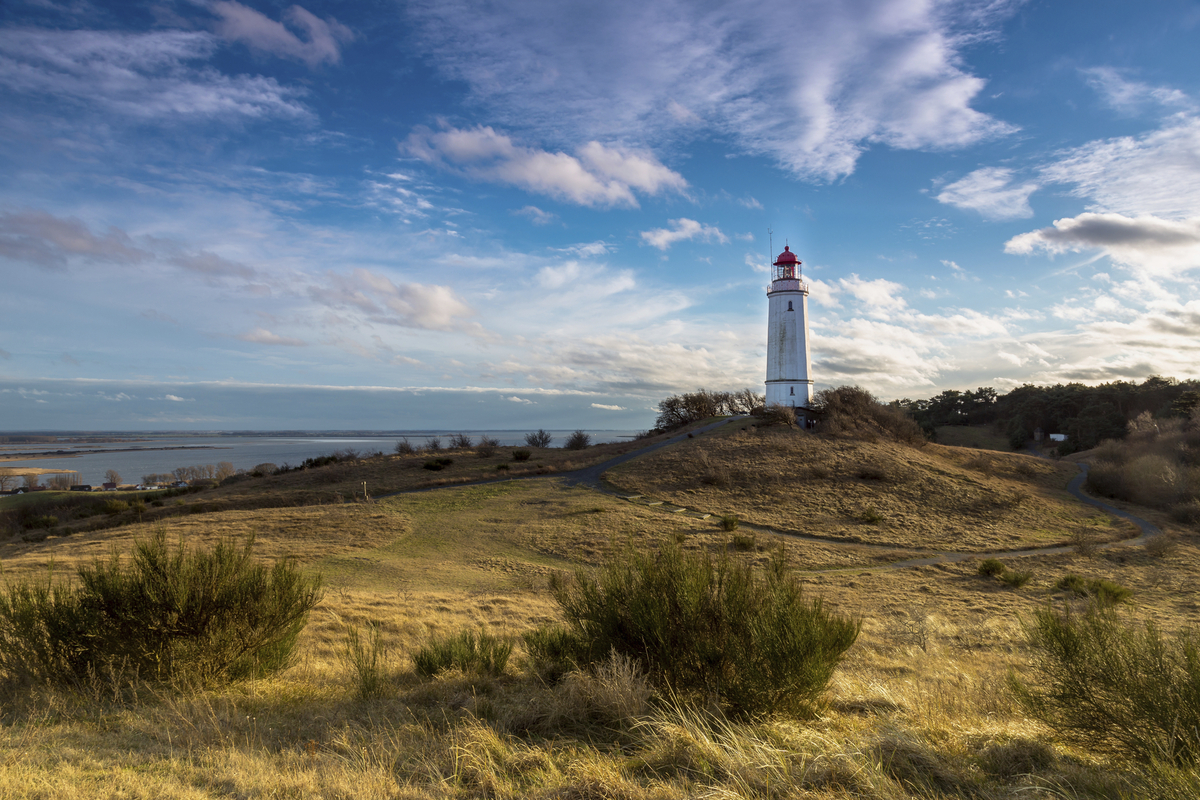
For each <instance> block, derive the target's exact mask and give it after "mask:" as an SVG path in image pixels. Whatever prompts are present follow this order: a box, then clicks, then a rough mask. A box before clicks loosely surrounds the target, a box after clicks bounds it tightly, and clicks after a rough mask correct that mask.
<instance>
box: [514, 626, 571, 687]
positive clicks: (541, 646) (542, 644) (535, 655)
mask: <svg viewBox="0 0 1200 800" xmlns="http://www.w3.org/2000/svg"><path fill="white" fill-rule="evenodd" d="M521 640H522V641H523V642H524V643H525V652H526V653H527V654H528V655H529V660H530V662H531V665H532V666H533V668H534V671H535V672H536V673H537V675H538V677H540V678H541V679H542V680H544V681H549V682H551V683H557V682H558V681H559V680H560V679H561V678H562V676H563V675H565V674H567V673H568V672H570V671H571V670H573V669H576V668H577V667H578V666H579V664H580V662H581V661H583V660H584V658H583V656H582V654H581V647H580V642H579V639H578V638H577V637H576V636H575V634H573V633H572V632H571V630H570V629H568V628H564V627H563V626H561V625H542V626H540V627H537V628H534V629H533V630H531V631H526V632H525V633H523V634H521Z"/></svg>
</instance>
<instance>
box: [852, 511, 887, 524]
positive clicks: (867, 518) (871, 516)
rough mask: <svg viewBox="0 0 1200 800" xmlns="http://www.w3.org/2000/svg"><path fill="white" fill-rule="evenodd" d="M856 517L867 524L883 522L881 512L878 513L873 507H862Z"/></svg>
mask: <svg viewBox="0 0 1200 800" xmlns="http://www.w3.org/2000/svg"><path fill="white" fill-rule="evenodd" d="M858 518H859V519H860V520H862V521H863V522H865V523H867V524H868V525H878V524H879V523H881V522H883V514H880V513H879V511H877V510H876V509H875V508H866V509H863V512H862V513H861V514H859V515H858Z"/></svg>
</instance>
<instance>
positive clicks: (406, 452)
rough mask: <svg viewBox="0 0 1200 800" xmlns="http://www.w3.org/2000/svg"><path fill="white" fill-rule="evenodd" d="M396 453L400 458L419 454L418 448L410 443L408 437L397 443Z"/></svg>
mask: <svg viewBox="0 0 1200 800" xmlns="http://www.w3.org/2000/svg"><path fill="white" fill-rule="evenodd" d="M394 451H395V453H396V455H398V456H411V455H412V454H413V453H415V452H417V448H415V447H413V446H412V443H411V442H409V441H408V438H407V437H404V438H401V439H400V441H398V442H396V447H395V448H394Z"/></svg>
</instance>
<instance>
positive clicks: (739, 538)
mask: <svg viewBox="0 0 1200 800" xmlns="http://www.w3.org/2000/svg"><path fill="white" fill-rule="evenodd" d="M729 543H730V544H731V545H733V549H734V550H741V551H742V552H748V551H750V550H753V549H754V548H755V547H756V546H757V545H758V537H757V536H755V535H754V534H753V533H750V534H745V533H735V534H734V535H733V536H732V537H731V538H730V540H729Z"/></svg>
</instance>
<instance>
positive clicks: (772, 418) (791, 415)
mask: <svg viewBox="0 0 1200 800" xmlns="http://www.w3.org/2000/svg"><path fill="white" fill-rule="evenodd" d="M762 424H763V425H786V426H787V427H789V428H792V427H795V425H796V410H795V409H794V408H792V407H791V406H783V405H780V404H779V403H772V404H771V405H769V406H767V407H766V408H765V409H763V415H762Z"/></svg>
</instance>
